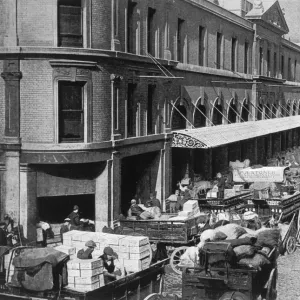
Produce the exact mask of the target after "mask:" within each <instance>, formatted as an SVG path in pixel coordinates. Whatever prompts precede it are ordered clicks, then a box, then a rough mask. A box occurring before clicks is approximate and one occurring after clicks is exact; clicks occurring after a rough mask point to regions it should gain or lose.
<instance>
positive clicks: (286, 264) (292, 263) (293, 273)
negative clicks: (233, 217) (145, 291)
mask: <svg viewBox="0 0 300 300" xmlns="http://www.w3.org/2000/svg"><path fill="white" fill-rule="evenodd" d="M278 272H279V274H278V282H277V293H278V294H277V300H300V250H297V251H296V252H295V253H294V254H292V255H285V256H281V257H279V259H278ZM165 292H166V293H169V294H177V295H178V296H181V278H180V277H179V276H178V275H177V274H175V273H174V272H173V271H172V270H171V268H170V267H169V266H168V267H167V276H166V280H165Z"/></svg>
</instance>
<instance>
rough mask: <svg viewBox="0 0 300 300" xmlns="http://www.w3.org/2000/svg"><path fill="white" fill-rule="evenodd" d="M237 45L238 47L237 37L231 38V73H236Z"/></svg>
mask: <svg viewBox="0 0 300 300" xmlns="http://www.w3.org/2000/svg"><path fill="white" fill-rule="evenodd" d="M237 45H238V39H237V37H234V36H233V37H232V38H231V71H232V72H236V71H237Z"/></svg>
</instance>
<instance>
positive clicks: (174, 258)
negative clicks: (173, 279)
mask: <svg viewBox="0 0 300 300" xmlns="http://www.w3.org/2000/svg"><path fill="white" fill-rule="evenodd" d="M187 248H188V247H187V246H182V247H179V248H175V250H174V251H173V253H172V255H171V259H170V265H171V268H172V269H173V271H174V272H176V273H177V274H181V273H182V270H181V268H180V267H178V264H179V263H180V257H181V255H182V254H183V253H184V252H185V251H186V249H187Z"/></svg>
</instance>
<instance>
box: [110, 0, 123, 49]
mask: <svg viewBox="0 0 300 300" xmlns="http://www.w3.org/2000/svg"><path fill="white" fill-rule="evenodd" d="M111 50H112V51H121V43H120V40H119V0H112V1H111Z"/></svg>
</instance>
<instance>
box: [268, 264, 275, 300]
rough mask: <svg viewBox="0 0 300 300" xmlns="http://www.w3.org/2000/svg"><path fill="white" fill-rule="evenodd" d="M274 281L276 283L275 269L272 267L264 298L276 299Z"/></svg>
mask: <svg viewBox="0 0 300 300" xmlns="http://www.w3.org/2000/svg"><path fill="white" fill-rule="evenodd" d="M276 283H277V269H273V270H272V271H271V273H270V278H269V282H268V286H267V294H266V300H276V298H277V291H276Z"/></svg>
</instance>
